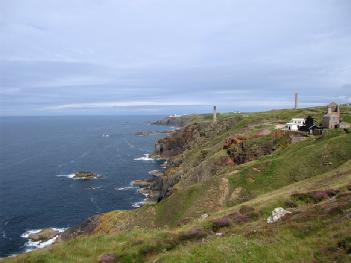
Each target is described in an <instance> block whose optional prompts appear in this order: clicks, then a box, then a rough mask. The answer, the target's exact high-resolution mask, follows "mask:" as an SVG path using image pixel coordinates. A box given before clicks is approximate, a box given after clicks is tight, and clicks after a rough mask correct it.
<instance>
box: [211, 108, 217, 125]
mask: <svg viewBox="0 0 351 263" xmlns="http://www.w3.org/2000/svg"><path fill="white" fill-rule="evenodd" d="M212 122H213V123H216V122H217V107H216V106H213V120H212Z"/></svg>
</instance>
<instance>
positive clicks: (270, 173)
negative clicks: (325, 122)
mask: <svg viewBox="0 0 351 263" xmlns="http://www.w3.org/2000/svg"><path fill="white" fill-rule="evenodd" d="M324 110H325V109H324V108H317V109H303V110H298V111H292V110H278V111H271V112H264V113H251V114H248V115H246V114H245V115H242V114H222V115H220V116H219V119H226V118H239V119H240V122H239V123H238V125H236V126H235V127H233V128H232V129H230V130H228V131H225V132H223V133H220V134H218V136H215V137H212V138H208V139H207V140H205V141H204V142H203V143H202V144H201V145H198V146H196V147H193V148H192V149H190V150H187V151H186V152H185V153H184V156H185V158H184V165H183V169H184V178H183V180H182V181H181V182H180V183H179V184H178V185H177V187H176V189H175V193H174V194H173V195H172V196H171V197H169V198H168V199H166V200H164V201H162V202H161V203H159V204H157V205H150V206H146V207H143V208H141V209H137V210H134V211H123V212H119V211H112V212H110V213H106V214H104V215H103V216H102V217H101V221H102V223H101V224H100V226H99V229H98V232H99V233H101V234H97V235H94V236H90V237H79V238H76V239H74V240H71V241H68V242H64V243H60V244H57V245H54V246H52V247H50V248H47V249H42V250H40V251H34V252H32V253H28V254H24V255H21V256H18V257H16V258H12V259H8V260H6V261H9V262H96V259H97V257H98V255H100V254H102V253H110V252H116V253H122V254H124V255H125V256H124V257H123V260H122V261H123V262H137V261H145V260H150V261H153V260H156V259H157V260H159V261H160V262H205V259H208V261H209V262H212V261H213V262H223V261H224V259H226V260H228V259H229V262H262V258H269V259H270V260H267V262H279V261H281V260H282V259H284V260H286V261H294V262H296V261H302V260H310V259H311V258H312V257H313V253H312V252H313V251H314V252H315V251H316V249H317V248H316V244H317V243H318V242H321V243H322V244H323V246H327V245H328V244H329V243H331V242H334V243H335V238H333V236H332V231H337V232H338V231H339V232H341V233H342V234H343V235H345V233H346V234H347V231H341V230H343V229H347V228H348V229H350V228H349V226H350V225H349V222H348V221H345V222H344V221H343V220H342V219H338V220H339V222H340V224H339V225H337V224H333V222H325V224H324V225H323V226H322V227H321V228H320V231H321V232H320V233H323V237H321V235H320V234H313V235H310V237H308V238H306V239H305V238H301V237H299V236H298V237H296V233H295V232H296V230H295V229H291V227H290V226H286V227H284V226H280V225H279V226H277V227H278V228H279V230H281V231H277V230H276V229H275V228H274V227H273V230H269V231H273V232H274V235H271V233H270V232H269V233H270V234H269V235H267V233H265V231H266V224H265V222H264V221H265V218H266V217H267V215H268V213H269V212H270V211H271V210H272V208H274V207H276V206H278V205H282V204H283V202H284V200H286V199H289V195H290V194H291V192H293V191H304V190H311V189H323V188H330V187H342V186H344V185H346V184H349V183H351V161H348V160H349V159H350V158H351V134H348V133H345V132H341V131H333V132H331V133H330V134H329V135H327V136H324V137H323V138H321V139H317V140H313V139H310V140H308V141H304V142H301V143H298V144H296V145H291V146H289V147H287V148H285V149H281V150H279V151H277V152H275V153H273V154H272V155H270V156H266V157H263V158H261V159H259V160H257V161H253V162H249V163H247V164H244V165H241V166H234V167H231V166H219V167H217V166H218V165H217V162H218V160H219V159H220V158H222V157H223V156H224V155H225V152H224V151H223V150H222V145H223V140H224V139H225V138H226V137H228V136H229V135H231V134H233V133H240V132H242V131H243V130H245V129H247V127H250V132H253V133H254V132H256V131H257V130H259V129H262V128H267V127H268V128H272V127H273V126H274V125H275V124H276V123H278V122H283V121H286V120H289V119H290V118H291V117H294V116H306V115H307V114H311V115H313V116H315V117H318V118H319V117H320V116H322V114H323V111H324ZM350 111H351V110H350V109H348V111H344V112H343V116H344V117H345V116H350V113H351V112H350ZM246 131H247V130H246ZM204 151H205V152H206V156H205V157H204V155H203V152H204ZM347 161H348V162H347ZM345 162H346V163H345ZM343 163H344V164H343ZM213 167H216V169H214V170H212V168H213ZM253 167H254V168H255V169H252V168H253ZM209 170H211V171H210V172H209ZM325 172H327V173H325ZM202 173H204V174H208V175H209V177H205V178H202V179H201V180H200V182H197V183H195V182H194V175H196V176H195V177H196V178H197V176H198V174H202ZM296 181H299V182H296ZM238 188H241V189H243V190H244V198H241V199H238V198H234V199H233V198H232V197H233V192H235V189H238ZM245 201H246V202H245ZM243 202H245V204H249V205H251V206H253V207H255V208H256V210H259V212H260V219H259V220H258V221H257V222H255V223H252V224H253V225H251V224H250V225H249V226H247V228H242V227H240V228H235V227H234V228H233V229H229V230H228V232H229V233H231V235H225V237H223V238H215V237H211V238H208V239H206V242H205V243H204V244H203V243H201V242H194V241H192V242H187V243H183V242H181V243H179V242H178V241H174V239H176V238H175V235H176V234H175V233H177V232H179V231H181V230H183V229H186V228H190V227H193V226H194V225H195V226H196V225H197V226H199V225H203V224H205V225H206V224H207V221H204V222H203V221H199V219H198V218H199V216H200V215H201V214H203V213H208V214H209V215H210V217H209V219H208V220H212V219H213V218H216V217H218V216H221V215H223V214H226V213H228V212H230V211H235V210H238V208H239V203H243ZM301 209H303V208H301ZM255 224H256V225H255ZM311 224H314V223H313V220H312V223H311ZM169 227H171V229H169ZM255 227H257V228H258V229H259V228H261V227H262V228H263V229H264V231H263V232H264V234H263V235H262V236H261V237H258V238H256V237H255V238H252V237H250V238H248V237H247V231H249V229H252V228H255ZM274 229H275V230H274ZM294 231H295V232H294ZM232 234H234V235H233V236H232ZM348 234H350V235H351V233H348ZM300 236H302V237H304V235H300ZM268 237H269V238H268ZM278 241H279V242H278ZM316 242H317V243H316ZM170 248H173V249H172V250H170V251H167V252H166V250H167V249H170ZM297 254H298V255H297ZM314 257H315V258H316V256H314ZM321 258H322V259H323V258H326V256H323V255H322V257H321ZM260 260H261V261H260Z"/></svg>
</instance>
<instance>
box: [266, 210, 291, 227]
mask: <svg viewBox="0 0 351 263" xmlns="http://www.w3.org/2000/svg"><path fill="white" fill-rule="evenodd" d="M287 214H291V212H290V211H287V210H285V209H284V208H282V207H276V208H274V210H273V211H272V215H271V216H269V217H268V218H267V224H272V223H275V222H277V221H279V220H280V219H282V218H283V217H284V216H285V215H287Z"/></svg>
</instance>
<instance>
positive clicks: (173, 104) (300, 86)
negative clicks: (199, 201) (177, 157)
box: [0, 0, 351, 115]
mask: <svg viewBox="0 0 351 263" xmlns="http://www.w3.org/2000/svg"><path fill="white" fill-rule="evenodd" d="M294 92H298V93H299V94H300V98H301V106H313V105H320V104H325V103H327V102H329V101H331V100H335V101H337V102H340V103H342V102H351V1H350V0H308V1H307V0H266V1H262V0H212V1H206V0H177V1H165V0H69V1H68V0H66V1H64V0H45V1H42V0H0V114H1V115H51V114H56V115H62V114H129V113H131V114H134V113H135V114H140V113H142V114H145V113H148V114H155V113H162V114H164V113H186V112H204V111H210V105H217V106H218V108H219V110H222V111H236V110H239V111H246V110H247V111H248V110H250V111H252V110H265V109H271V108H284V107H291V106H292V103H293V94H294Z"/></svg>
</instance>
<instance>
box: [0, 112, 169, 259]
mask: <svg viewBox="0 0 351 263" xmlns="http://www.w3.org/2000/svg"><path fill="white" fill-rule="evenodd" d="M161 117H162V116H65V117H62V116H61V117H59V116H55V117H1V118H0V257H6V256H11V255H14V254H18V253H21V252H26V251H31V250H33V249H36V248H40V247H44V246H46V245H48V244H50V243H52V242H53V241H54V240H50V241H49V242H47V243H38V242H37V243H36V242H31V241H30V240H28V235H29V234H30V233H33V232H37V231H39V230H40V229H43V228H46V227H52V228H56V229H57V230H59V231H64V229H66V228H68V227H70V226H73V225H76V224H79V223H80V222H82V221H83V220H85V219H87V218H88V217H90V216H93V215H95V214H98V213H103V212H106V211H111V210H115V209H126V210H128V209H136V208H137V207H139V206H141V205H142V204H143V200H144V198H145V197H144V196H143V195H141V194H139V193H138V192H137V189H136V188H135V187H133V186H132V185H131V182H132V181H133V180H135V179H140V178H149V177H150V175H149V174H148V172H149V171H151V170H157V169H160V165H161V164H162V161H160V160H154V159H152V158H150V156H149V154H150V153H151V152H152V151H153V149H154V143H155V141H156V140H158V139H160V138H161V137H164V135H153V136H137V135H135V133H136V132H139V131H161V130H169V129H170V127H164V126H155V125H151V124H150V122H151V121H154V120H157V119H160V118H161ZM78 171H92V172H95V173H97V174H98V175H99V176H101V177H100V178H99V179H94V180H76V179H73V178H72V177H73V174H74V173H75V172H78Z"/></svg>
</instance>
